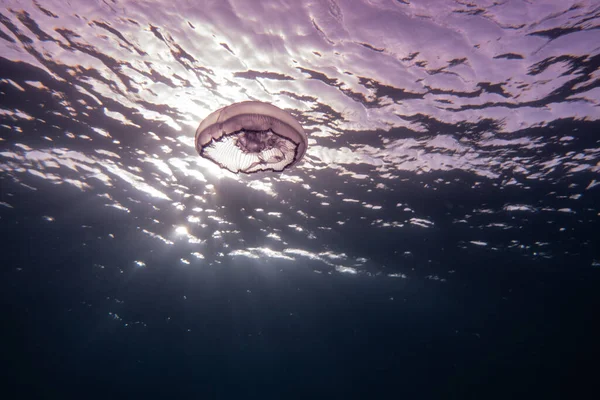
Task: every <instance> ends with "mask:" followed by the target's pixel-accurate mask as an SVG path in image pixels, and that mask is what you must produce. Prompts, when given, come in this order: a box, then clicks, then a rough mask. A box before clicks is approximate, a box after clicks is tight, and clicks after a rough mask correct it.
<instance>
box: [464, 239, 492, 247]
mask: <svg viewBox="0 0 600 400" xmlns="http://www.w3.org/2000/svg"><path fill="white" fill-rule="evenodd" d="M469 243H472V244H474V245H476V246H487V245H488V244H487V242H481V241H479V240H471V241H470V242H469Z"/></svg>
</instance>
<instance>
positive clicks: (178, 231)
mask: <svg viewBox="0 0 600 400" xmlns="http://www.w3.org/2000/svg"><path fill="white" fill-rule="evenodd" d="M175 233H176V234H177V235H188V229H187V227H185V226H178V227H176V228H175Z"/></svg>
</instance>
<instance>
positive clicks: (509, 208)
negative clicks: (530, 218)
mask: <svg viewBox="0 0 600 400" xmlns="http://www.w3.org/2000/svg"><path fill="white" fill-rule="evenodd" d="M504 210H505V211H530V212H532V211H535V208H533V207H531V206H528V205H526V204H506V205H505V206H504Z"/></svg>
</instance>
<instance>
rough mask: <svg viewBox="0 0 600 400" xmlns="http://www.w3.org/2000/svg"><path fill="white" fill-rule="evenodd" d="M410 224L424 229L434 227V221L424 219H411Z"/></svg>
mask: <svg viewBox="0 0 600 400" xmlns="http://www.w3.org/2000/svg"><path fill="white" fill-rule="evenodd" d="M410 223H411V224H413V225H417V226H420V227H422V228H430V227H432V226H433V225H434V224H433V222H432V221H429V220H427V219H422V218H411V219H410Z"/></svg>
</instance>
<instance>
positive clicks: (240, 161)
mask: <svg viewBox="0 0 600 400" xmlns="http://www.w3.org/2000/svg"><path fill="white" fill-rule="evenodd" d="M307 144H308V142H307V138H306V133H304V129H302V126H300V124H299V123H298V121H296V120H295V119H294V117H292V116H291V115H290V114H288V113H287V112H285V111H283V110H282V109H280V108H278V107H275V106H274V105H272V104H269V103H263V102H260V101H244V102H241V103H235V104H232V105H230V106H227V107H223V108H221V109H219V110H217V111H215V112H213V113H211V114H210V115H209V116H208V117H206V118H205V119H204V120H203V121H202V122H201V123H200V126H199V127H198V129H197V130H196V151H198V154H200V156H201V157H204V158H207V159H209V160H211V161H212V162H214V163H215V164H217V165H219V166H220V167H221V168H226V169H228V170H229V171H231V172H234V173H238V172H244V173H247V174H249V173H253V172H260V171H275V172H281V171H283V170H284V169H287V168H290V167H291V166H292V165H294V164H296V163H297V162H298V161H300V160H301V159H302V157H303V156H304V153H306V146H307Z"/></svg>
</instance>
